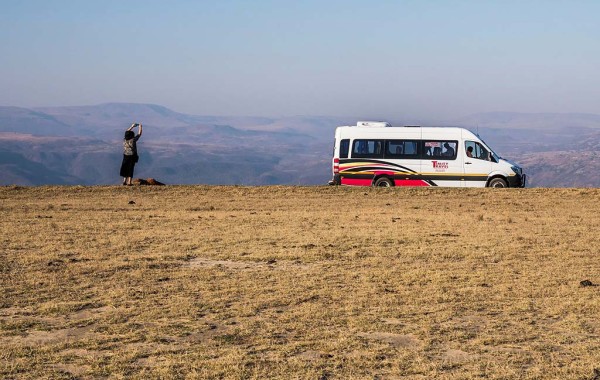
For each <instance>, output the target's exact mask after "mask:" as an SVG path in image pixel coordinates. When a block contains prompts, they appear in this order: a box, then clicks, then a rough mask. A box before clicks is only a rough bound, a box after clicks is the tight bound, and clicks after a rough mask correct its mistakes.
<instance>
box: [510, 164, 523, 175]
mask: <svg viewBox="0 0 600 380" xmlns="http://www.w3.org/2000/svg"><path fill="white" fill-rule="evenodd" d="M510 168H511V169H512V171H513V172H515V174H518V175H522V174H523V169H521V168H520V167H518V166H511V167H510Z"/></svg>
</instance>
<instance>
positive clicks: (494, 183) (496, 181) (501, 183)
mask: <svg viewBox="0 0 600 380" xmlns="http://www.w3.org/2000/svg"><path fill="white" fill-rule="evenodd" d="M488 187H497V188H505V187H508V183H507V182H506V181H505V180H504V179H502V178H493V179H492V180H491V181H490V183H489V184H488Z"/></svg>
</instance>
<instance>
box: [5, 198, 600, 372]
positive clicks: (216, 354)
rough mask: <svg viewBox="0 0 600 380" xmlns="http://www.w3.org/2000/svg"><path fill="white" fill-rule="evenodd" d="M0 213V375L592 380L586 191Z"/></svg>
mask: <svg viewBox="0 0 600 380" xmlns="http://www.w3.org/2000/svg"><path fill="white" fill-rule="evenodd" d="M0 212H1V219H0V243H1V248H0V345H1V346H2V348H1V350H0V378H8V379H12V378H17V379H19V378H56V379H61V378H64V379H70V378H134V379H135V378H138V379H142V378H143V379H147V378H182V379H183V378H191V379H194V378H198V379H263V378H277V379H404V378H406V379H599V378H600V372H598V374H596V373H595V370H597V369H600V287H596V286H593V285H594V284H596V283H600V260H599V254H600V234H599V232H600V190H598V189H443V188H426V189H422V188H410V189H407V188H398V189H372V188H343V187H278V186H275V187H237V186H228V187H220V186H165V187H34V188H21V187H14V186H13V187H0ZM584 280H589V281H590V282H591V286H584V285H585V284H587V285H590V283H584V284H581V281H584Z"/></svg>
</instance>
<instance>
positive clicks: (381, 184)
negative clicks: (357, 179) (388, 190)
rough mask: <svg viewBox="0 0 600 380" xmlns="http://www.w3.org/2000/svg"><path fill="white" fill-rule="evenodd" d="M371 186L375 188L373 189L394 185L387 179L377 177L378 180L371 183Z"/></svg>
mask: <svg viewBox="0 0 600 380" xmlns="http://www.w3.org/2000/svg"><path fill="white" fill-rule="evenodd" d="M373 186H375V187H392V186H394V184H393V183H392V180H391V179H389V178H387V177H379V178H377V180H376V181H375V183H373Z"/></svg>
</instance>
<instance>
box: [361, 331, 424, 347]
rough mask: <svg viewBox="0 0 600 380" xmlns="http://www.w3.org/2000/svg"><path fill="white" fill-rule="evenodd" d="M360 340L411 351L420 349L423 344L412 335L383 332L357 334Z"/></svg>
mask: <svg viewBox="0 0 600 380" xmlns="http://www.w3.org/2000/svg"><path fill="white" fill-rule="evenodd" d="M357 335H358V336H359V337H361V338H365V339H368V340H376V341H380V342H385V343H389V344H391V345H392V346H394V347H398V348H407V349H411V350H417V349H419V348H421V346H422V345H423V343H422V342H421V341H420V340H419V339H418V338H417V337H415V336H414V335H410V334H409V335H401V334H392V333H384V332H374V333H359V334H357Z"/></svg>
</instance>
